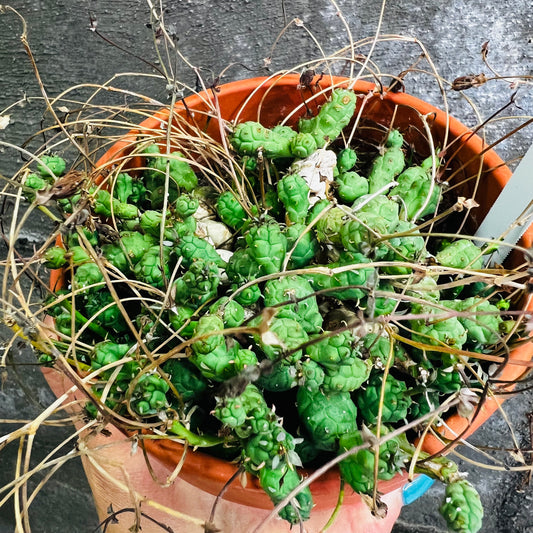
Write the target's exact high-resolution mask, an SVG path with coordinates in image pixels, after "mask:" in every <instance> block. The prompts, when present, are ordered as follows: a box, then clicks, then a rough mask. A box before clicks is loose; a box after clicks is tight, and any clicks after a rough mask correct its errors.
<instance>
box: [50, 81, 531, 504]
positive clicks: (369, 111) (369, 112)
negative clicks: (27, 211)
mask: <svg viewBox="0 0 533 533" xmlns="http://www.w3.org/2000/svg"><path fill="white" fill-rule="evenodd" d="M298 82H299V79H298V77H297V76H294V75H287V76H281V77H278V78H275V79H266V78H254V79H248V80H243V81H237V82H234V83H229V84H227V85H222V86H221V87H220V88H219V89H218V90H217V92H216V93H207V94H206V93H203V94H201V95H194V96H190V97H188V98H187V99H186V106H185V105H183V103H178V104H177V105H176V107H175V110H174V112H175V113H176V114H177V115H179V116H180V117H182V118H183V119H185V120H186V122H188V123H189V124H194V125H195V126H196V127H198V128H199V129H201V130H204V131H206V132H207V133H208V134H209V135H211V136H213V137H214V138H215V139H220V124H219V123H218V121H217V120H215V119H213V118H211V119H208V118H207V115H208V114H212V113H208V112H209V109H210V107H212V106H215V105H216V106H218V107H219V110H220V115H221V116H222V117H223V118H224V119H226V120H234V119H235V118H237V117H238V120H239V121H246V120H257V121H260V122H261V123H262V124H263V125H265V126H267V127H271V126H274V125H276V124H278V123H279V122H280V120H282V119H283V118H284V117H285V116H286V115H287V114H288V113H291V112H292V111H293V110H294V109H296V108H299V111H298V112H297V113H295V114H294V115H292V117H291V119H290V120H289V122H288V123H289V124H295V123H296V122H297V119H298V118H299V117H300V116H302V115H303V114H304V113H305V111H306V110H305V107H303V106H301V104H302V101H303V98H307V97H309V93H308V92H306V93H304V96H303V97H302V92H301V90H300V89H299V88H298ZM332 84H333V85H346V80H345V79H343V78H332V79H330V78H328V77H324V79H323V80H322V81H321V82H320V85H321V87H322V88H325V87H328V86H330V85H332ZM354 89H355V90H356V91H357V92H358V93H361V94H362V95H367V99H360V101H359V105H361V102H362V101H364V102H365V103H364V106H363V109H362V115H361V116H362V118H363V119H370V120H371V121H373V122H374V123H379V124H381V125H384V126H387V127H388V126H389V124H390V122H391V120H392V118H393V117H394V127H395V128H398V129H400V131H401V132H402V133H403V134H404V137H405V139H406V141H407V142H409V143H411V144H412V145H414V146H415V148H416V149H417V151H418V152H421V155H429V153H427V154H424V151H426V152H427V143H425V142H424V138H423V127H422V118H421V117H425V120H426V122H427V124H428V127H429V129H430V131H431V134H432V136H433V139H434V142H435V145H436V146H437V147H439V146H443V144H444V141H445V136H446V131H447V132H448V142H450V140H453V139H457V140H458V142H456V143H455V144H454V147H455V149H456V150H457V153H456V154H455V156H454V158H453V162H452V168H454V169H456V171H457V174H456V179H457V180H460V179H462V178H464V177H465V176H475V175H477V174H478V173H479V174H480V177H481V178H480V179H481V182H482V183H483V186H482V187H479V188H478V189H477V191H476V194H475V200H476V201H477V202H478V203H479V204H480V207H479V208H478V209H476V213H477V216H478V218H479V221H481V220H482V218H483V217H484V216H485V214H486V212H487V210H488V208H489V207H490V205H491V204H492V203H493V202H494V200H495V199H496V197H497V196H498V194H499V192H500V191H501V190H502V188H503V187H504V185H505V183H506V182H507V180H508V179H509V177H510V175H511V172H510V170H509V169H508V168H507V167H506V166H505V164H504V163H503V161H502V160H501V159H500V158H499V157H498V155H497V154H496V153H495V152H494V151H492V150H488V151H486V146H485V145H484V143H483V141H482V140H481V139H480V138H479V137H478V136H477V135H474V134H472V132H471V131H470V130H469V129H468V128H467V127H466V126H464V125H463V124H461V123H460V122H458V121H457V120H455V119H453V118H451V117H449V116H447V115H446V114H445V113H444V112H442V111H440V110H438V109H436V108H435V107H433V106H431V105H430V104H428V103H426V102H423V101H421V100H419V99H417V98H414V97H412V96H410V95H408V94H404V93H384V94H377V93H376V94H371V93H373V92H374V91H375V90H376V87H375V86H374V85H373V84H370V83H367V82H363V81H360V82H358V83H357V84H356V85H355V87H354ZM323 101H324V98H323V97H321V98H317V99H314V100H312V101H311V104H310V107H311V108H312V109H316V108H317V107H318V106H319V105H320V104H321V103H323ZM168 119H169V110H162V111H159V112H158V113H156V114H155V115H153V116H152V117H149V118H147V119H146V120H144V121H143V122H142V123H141V124H139V126H138V127H136V128H135V129H134V130H132V131H131V132H129V134H128V135H126V136H125V137H124V138H123V139H121V140H119V141H118V142H117V143H115V144H114V145H113V146H112V147H111V148H110V149H109V150H108V151H107V152H106V153H105V154H104V155H103V157H102V158H101V159H100V160H99V161H98V163H97V166H98V167H100V168H102V170H104V169H105V168H106V167H108V166H109V165H114V164H116V163H117V161H118V162H119V164H125V168H129V169H133V171H135V170H134V169H135V167H138V166H142V160H141V159H140V158H139V157H138V156H135V157H133V158H131V157H130V156H129V154H130V153H131V151H132V150H133V149H134V147H135V146H136V143H137V139H138V138H139V136H141V137H142V134H143V133H144V134H153V133H154V131H155V132H157V131H159V132H160V131H162V130H164V129H165V127H166V123H167V121H168ZM368 134H369V135H372V134H373V130H372V129H369V130H368ZM381 135H382V134H381ZM453 151H454V150H452V152H453ZM480 154H483V156H482V157H481V156H480ZM469 183H470V182H467V185H466V186H465V187H463V189H462V190H461V194H462V195H463V196H466V197H471V196H472V191H471V190H470V191H469V190H466V188H468V187H470V186H471V185H469ZM470 229H473V228H470ZM532 241H533V231H532V230H530V231H528V232H527V233H526V235H525V236H524V237H523V239H522V243H521V244H522V246H525V247H529V246H531V244H532ZM56 275H58V274H54V275H53V277H52V280H51V283H52V286H57V278H56V277H54V276H56ZM527 308H528V309H529V310H533V305H532V304H531V302H528V303H527ZM532 355H533V346H532V345H526V346H524V347H522V348H518V349H516V350H514V351H513V352H512V353H511V359H512V360H513V361H530V359H531V357H532ZM523 372H524V367H522V366H519V365H507V366H506V367H505V369H504V370H503V372H502V373H501V379H503V380H513V379H516V378H517V377H518V376H520V375H521V374H522V373H523ZM500 402H501V400H500ZM497 406H498V402H497V401H496V400H489V401H487V402H486V403H485V405H484V406H483V408H482V410H481V413H480V414H479V416H477V418H476V419H475V420H474V422H473V423H469V421H468V420H466V419H464V418H461V417H459V416H457V415H454V416H451V417H450V418H449V419H448V424H447V426H448V428H449V429H448V430H446V432H445V435H446V436H447V437H449V438H453V437H455V436H456V435H457V434H462V435H463V436H467V435H469V434H471V433H472V432H473V431H475V429H477V428H478V427H479V426H480V425H481V424H482V423H483V422H484V421H485V420H486V419H487V418H488V417H489V416H490V415H491V414H492V413H493V412H494V411H495V409H496V408H497ZM423 447H424V449H425V450H427V451H429V452H431V453H433V452H437V451H439V450H441V449H442V447H443V444H442V442H441V441H440V440H439V439H436V438H435V437H431V438H427V439H426V440H425V442H424V446H423ZM146 448H147V449H148V451H149V453H150V454H152V455H153V456H154V457H156V458H157V459H158V460H159V461H161V462H163V463H164V464H166V465H167V466H168V468H169V469H173V468H174V467H175V466H176V464H177V463H178V462H179V461H180V459H181V457H182V454H183V446H182V445H181V444H179V443H177V442H175V441H171V440H158V441H150V440H148V441H146ZM235 471H236V466H235V465H234V464H230V463H228V462H225V461H223V460H221V459H217V458H215V457H212V456H210V455H207V454H205V453H202V452H200V451H190V450H189V451H187V454H186V458H185V462H184V464H183V467H182V469H181V473H180V477H181V478H183V479H184V480H185V481H187V482H189V483H190V484H192V485H194V486H196V487H198V488H200V489H202V490H203V491H206V492H208V493H210V494H212V495H216V494H218V493H219V492H220V490H221V489H222V487H223V486H224V484H225V483H226V482H227V481H228V479H230V478H231V477H232V475H233V474H234V473H235ZM406 479H407V478H406V476H405V475H404V476H401V475H398V476H396V477H395V478H394V479H393V480H391V481H388V482H381V483H380V484H379V490H380V492H381V493H384V494H386V493H388V492H391V491H394V490H396V489H398V488H399V487H401V486H402V485H403V484H404V483H405V482H406ZM338 488H339V475H338V471H337V470H336V469H332V470H330V471H329V472H328V473H326V474H325V475H323V476H322V477H321V478H320V479H319V480H318V481H316V482H314V483H313V484H312V485H311V491H312V493H313V498H314V501H315V503H316V508H317V509H333V508H334V507H335V505H336V503H337V497H338ZM224 499H227V500H229V501H232V502H237V503H244V504H245V505H247V506H251V507H256V508H261V509H271V508H272V503H271V501H270V499H269V498H268V497H267V496H266V495H265V493H264V491H263V489H261V487H260V486H259V484H258V482H257V479H256V478H253V477H251V476H249V479H248V482H247V485H246V488H243V487H242V485H241V483H240V482H239V480H235V481H234V482H233V483H232V484H231V485H230V486H229V487H228V488H227V490H226V492H225V493H224ZM359 501H360V498H359V496H358V495H357V494H355V493H353V492H351V491H347V494H346V496H345V502H346V504H348V505H349V504H350V502H352V503H355V502H359Z"/></svg>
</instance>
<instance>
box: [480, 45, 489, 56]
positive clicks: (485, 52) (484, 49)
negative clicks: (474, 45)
mask: <svg viewBox="0 0 533 533" xmlns="http://www.w3.org/2000/svg"><path fill="white" fill-rule="evenodd" d="M488 55H489V41H485V42H484V43H483V45H482V46H481V57H482V58H483V61H485V59H487V56H488Z"/></svg>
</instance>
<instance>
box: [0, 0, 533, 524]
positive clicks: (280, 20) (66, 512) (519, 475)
mask: <svg viewBox="0 0 533 533" xmlns="http://www.w3.org/2000/svg"><path fill="white" fill-rule="evenodd" d="M389 4H390V5H388V6H387V8H386V11H385V16H384V20H383V25H382V28H381V32H382V33H383V34H396V35H398V34H401V35H403V36H409V37H417V38H418V39H419V40H420V41H421V42H422V43H423V44H424V45H425V47H426V49H427V52H428V54H429V56H430V57H431V58H432V60H433V62H434V64H435V67H436V69H437V70H438V72H439V73H440V74H441V75H442V76H443V78H445V79H454V78H455V77H457V76H461V75H466V74H470V73H479V72H482V71H484V72H485V73H486V74H487V75H488V74H489V72H488V71H487V68H486V67H485V66H484V65H483V64H482V61H481V57H480V49H481V46H482V44H483V43H484V42H485V41H490V55H489V58H490V61H491V63H492V65H493V66H494V68H495V70H496V71H498V72H499V73H500V74H504V75H512V74H519V73H520V74H530V75H531V74H533V44H532V39H533V33H532V28H533V10H531V3H530V1H529V0H514V1H513V2H502V1H500V2H497V1H495V0H485V1H481V0H470V1H469V0H446V1H442V2H438V3H435V2H431V1H426V2H420V1H419V0H397V1H395V2H392V1H391V2H390V3H389ZM166 5H167V6H168V7H167V14H166V16H167V21H168V22H170V23H172V24H173V27H174V28H175V30H176V33H177V35H178V36H179V43H178V45H179V47H180V50H181V52H182V53H183V54H184V55H185V56H186V57H187V58H188V59H189V60H190V61H191V62H192V63H193V64H195V65H197V66H199V67H201V68H202V73H203V75H204V76H205V77H207V78H211V77H214V76H216V75H217V74H218V73H219V72H220V71H221V70H222V69H223V68H224V67H226V66H227V65H230V64H233V66H232V67H231V68H229V69H228V70H227V72H226V74H225V76H224V78H223V79H222V81H231V80H233V79H239V78H244V77H249V76H254V75H262V74H264V73H265V71H264V70H262V65H263V59H264V58H265V57H266V56H268V55H269V53H270V48H271V45H272V43H273V42H274V40H275V37H276V36H277V34H278V33H279V32H280V30H281V29H282V27H283V26H284V19H285V20H287V21H290V20H291V19H293V18H294V17H299V18H300V19H301V20H302V21H304V23H305V26H306V27H307V28H309V29H310V31H311V32H312V33H313V35H314V36H315V37H316V39H317V41H318V42H319V43H320V44H321V46H322V47H323V48H324V50H325V53H326V54H327V53H331V52H333V51H334V50H336V49H337V48H340V47H341V46H344V45H346V44H347V43H348V39H347V36H346V33H345V31H344V28H343V25H342V23H341V21H340V20H339V18H338V17H336V15H335V13H336V8H335V6H334V5H333V3H331V2H328V1H326V0H314V1H312V2H311V1H303V0H296V1H290V0H287V1H285V2H280V1H279V0H275V1H274V2H267V1H265V0H255V1H250V0H230V1H224V2H222V1H214V0H212V1H210V2H209V1H208V2H199V1H194V0H185V1H179V2H178V1H174V2H172V1H169V2H166ZM13 7H15V8H16V9H17V10H19V12H20V13H21V14H22V15H23V16H24V17H25V18H26V20H27V22H28V32H29V42H30V45H31V46H32V49H33V52H34V54H35V57H36V59H37V65H38V67H39V69H40V72H41V75H42V78H43V81H44V85H45V87H46V89H47V91H48V92H49V93H50V94H51V95H55V94H57V93H59V92H60V91H62V90H64V89H66V88H68V87H70V86H72V85H73V84H76V83H80V82H88V81H91V82H96V83H97V82H103V81H105V80H107V79H109V78H110V77H111V76H112V75H113V74H114V73H115V72H138V71H145V72H146V71H147V67H146V66H145V65H144V64H143V63H142V62H141V61H140V60H139V59H136V58H135V57H133V56H131V55H127V54H125V53H123V52H121V51H120V50H118V49H117V48H114V47H112V46H110V45H109V44H107V43H105V42H104V41H103V40H102V39H99V38H98V37H97V36H96V35H95V34H94V33H91V32H90V31H89V30H88V28H89V12H92V13H93V14H94V15H95V16H96V18H97V20H98V30H99V31H101V32H102V33H103V34H104V35H105V36H107V37H108V38H109V39H111V40H112V41H114V42H116V43H118V44H119V45H120V46H121V47H122V48H125V49H127V50H129V51H130V52H131V53H133V54H134V55H136V56H139V57H141V58H143V59H147V60H149V61H153V60H155V54H154V51H153V50H154V49H153V46H152V43H151V33H150V31H149V30H148V29H147V28H146V24H147V23H148V22H149V15H148V8H147V5H146V3H145V2H142V1H138V2H131V1H128V0H114V1H113V2H111V1H108V0H87V1H82V0H69V1H67V0H59V1H53V0H18V1H16V2H13ZM339 7H340V8H341V10H342V12H343V14H344V16H345V17H346V19H347V22H348V24H349V26H350V28H351V30H352V33H353V35H354V39H355V40H358V39H360V38H362V37H366V36H368V35H371V34H372V33H373V32H375V30H376V25H377V22H378V14H379V10H380V3H379V2H376V1H372V0H370V1H368V0H367V1H366V2H363V1H360V0H356V1H339ZM20 28H21V26H20V22H19V21H18V20H17V18H16V17H15V16H13V15H11V14H8V13H4V14H0V36H1V37H0V69H1V70H0V71H1V72H2V75H1V76H0V108H2V109H3V108H5V107H7V106H8V105H10V104H12V103H14V102H16V101H17V100H19V99H21V98H23V97H27V100H26V102H25V103H24V104H23V106H24V109H22V110H21V109H20V108H16V110H11V111H9V112H8V113H9V114H11V115H12V121H11V124H10V125H9V126H8V128H7V129H6V130H4V131H2V132H0V134H1V135H0V139H1V140H2V141H8V142H11V143H14V144H20V143H22V142H23V141H24V140H25V139H26V137H27V135H28V133H29V132H33V131H35V130H36V129H38V126H39V122H40V119H41V113H42V106H41V103H40V102H36V101H35V100H34V97H36V96H38V95H39V91H38V87H37V84H36V82H35V77H34V76H33V74H32V70H31V67H30V64H29V62H28V60H27V57H26V55H25V53H24V50H23V48H22V46H21V44H20V41H19V35H20ZM367 50H368V49H366V50H365V51H367ZM419 52H420V49H419V48H417V47H416V46H414V45H412V44H403V45H401V46H400V45H399V44H398V43H385V44H383V45H378V47H377V48H376V50H375V52H374V55H373V59H374V60H375V61H376V63H377V64H378V65H379V67H380V68H381V70H382V72H390V73H393V74H398V73H399V72H401V71H402V70H404V69H406V68H408V67H409V65H410V64H411V63H412V62H413V61H414V60H415V59H416V57H417V55H418V54H419ZM317 54H318V50H317V47H316V46H315V44H314V43H313V41H312V40H311V39H310V38H309V37H308V35H307V34H306V33H305V31H304V29H303V28H301V27H296V26H294V25H293V26H292V28H291V30H290V31H289V32H287V34H285V36H284V37H283V38H282V39H281V40H280V42H279V44H278V46H277V47H276V49H275V51H274V54H273V56H272V64H271V69H272V70H273V71H275V70H277V69H281V68H288V67H292V66H294V65H296V64H299V63H300V62H302V61H305V60H307V59H309V58H312V57H315V56H316V55H317ZM178 71H179V76H180V78H181V79H184V80H187V81H188V82H189V83H191V84H194V76H193V75H192V74H191V72H190V71H188V70H187V69H186V68H185V67H184V66H183V64H180V65H179V67H178ZM211 73H213V74H211ZM405 81H406V90H407V91H408V92H411V93H413V94H415V95H417V96H420V97H422V98H424V99H426V100H429V101H431V102H433V103H435V104H437V105H440V104H441V102H442V100H441V98H440V94H439V91H438V89H437V86H436V84H435V83H432V85H431V87H428V86H427V84H425V83H422V80H421V76H419V75H410V76H408V77H407V78H406V80H405ZM129 83H130V85H131V87H132V88H133V89H134V90H136V91H139V92H144V93H145V94H150V95H152V96H154V97H156V98H159V99H161V100H163V101H164V100H165V89H164V84H162V83H160V82H159V83H155V82H149V81H147V80H143V79H140V78H132V79H131V80H130V82H129ZM532 92H533V91H532V90H531V88H528V87H523V88H519V90H518V93H517V104H518V105H519V106H520V108H521V110H520V109H517V108H516V107H515V108H513V110H512V112H514V113H516V114H520V113H521V112H522V113H523V114H529V115H531V114H533V113H532V112H533V99H532ZM511 93H512V89H510V88H509V87H507V86H506V85H505V84H503V83H497V84H496V83H494V82H489V83H487V84H486V85H485V86H484V87H481V88H480V89H479V90H478V91H477V92H476V93H475V94H474V93H472V94H470V93H469V94H468V95H467V96H472V97H474V98H475V100H476V102H477V103H478V104H479V105H480V106H481V107H480V110H481V116H483V117H487V116H489V115H490V114H491V113H492V112H493V111H495V110H496V109H498V108H499V107H501V106H502V105H504V104H505V103H506V102H507V101H508V100H509V98H510V95H511ZM447 95H448V97H449V98H450V103H451V109H452V113H453V114H454V115H456V116H457V117H458V118H460V119H462V120H463V121H464V122H466V123H468V124H473V123H475V122H476V119H475V117H474V115H473V114H472V112H471V111H469V108H468V106H467V104H466V101H465V100H464V99H463V98H462V96H461V95H458V94H457V93H452V92H450V91H447ZM503 129H504V126H503V125H497V126H495V127H492V128H489V129H488V134H489V138H490V137H492V138H493V139H495V138H497V137H498V136H499V135H500V134H501V132H502V131H503ZM532 140H533V135H532V133H531V129H530V130H529V131H526V132H525V133H524V135H522V136H520V138H517V137H515V138H514V139H513V141H512V142H506V143H503V144H502V145H501V146H500V148H499V151H500V154H501V155H502V156H503V157H504V158H505V159H507V160H509V161H511V160H513V158H515V157H517V156H519V155H521V154H522V153H523V152H524V150H525V148H526V147H527V146H528V145H529V144H530V143H531V142H532ZM0 154H1V159H0V173H2V174H4V175H7V176H9V175H10V172H13V170H14V169H15V168H16V167H17V165H18V162H17V161H16V155H15V153H14V151H12V150H10V149H8V148H2V147H0ZM44 234H45V232H44V230H43V227H42V226H41V225H39V224H35V226H33V227H29V228H28V230H27V232H26V234H25V238H26V239H27V244H28V246H33V245H36V244H38V243H39V242H40V241H41V240H42V238H43V236H44ZM32 362H33V359H32V356H31V354H29V353H28V351H27V350H24V349H20V350H15V351H14V364H13V365H10V366H9V370H8V373H7V380H6V381H5V383H4V384H3V387H2V389H1V390H0V421H1V422H0V423H1V425H0V434H6V433H8V432H9V431H10V429H12V428H13V427H15V426H14V425H10V424H8V423H5V422H4V420H15V419H17V420H20V419H30V418H32V417H33V416H35V415H36V414H38V413H39V412H40V410H41V409H42V406H45V405H48V404H49V403H50V402H51V400H52V395H51V393H50V392H49V391H48V390H47V388H46V385H45V383H44V381H43V379H42V377H41V375H40V373H39V371H38V369H37V368H36V367H35V366H33V365H32V364H31V363H32ZM505 411H506V413H507V416H508V417H509V420H510V422H511V424H512V427H513V430H514V431H515V434H516V438H517V441H518V445H519V446H521V447H522V448H527V447H531V441H530V440H529V430H528V422H527V416H526V415H527V414H528V413H531V412H532V411H533V396H532V395H531V393H524V394H522V395H520V396H519V397H516V398H513V399H510V400H509V401H508V402H507V404H506V405H505ZM69 434H70V430H69V429H68V428H64V429H60V430H59V429H58V428H44V429H43V430H40V431H39V433H38V434H37V440H36V443H35V452H34V458H33V460H34V461H35V462H37V461H38V460H39V459H40V458H42V457H44V456H45V455H46V454H47V453H48V452H49V451H50V450H52V449H53V448H54V447H55V446H56V445H57V444H58V443H59V442H61V441H62V439H64V438H65V437H67V436H68V435H69ZM509 435H510V433H509V430H508V428H507V424H506V422H505V421H504V420H503V418H502V417H501V416H496V417H494V418H493V419H491V420H490V422H489V423H487V424H486V425H485V427H483V429H482V430H480V431H479V432H478V433H477V434H476V435H475V436H474V437H472V438H471V442H472V444H478V445H489V446H495V447H509V446H512V441H511V439H510V436H509ZM16 453H17V448H16V446H13V445H12V446H8V447H7V448H6V449H4V450H2V451H1V452H0V486H3V485H4V484H6V483H8V482H10V481H11V480H12V477H13V471H14V465H15V461H16ZM461 453H463V452H462V451H461ZM471 456H472V457H475V458H476V459H478V460H482V458H481V457H480V456H478V455H474V454H471ZM501 457H504V456H501ZM463 468H464V470H466V471H468V472H470V479H471V480H472V481H473V482H474V484H475V485H476V487H477V488H478V490H479V491H480V493H481V497H482V500H483V503H484V506H485V510H486V518H485V522H484V528H483V531H485V532H488V533H526V532H533V518H532V510H531V509H532V498H533V489H532V488H531V486H530V485H529V484H528V482H527V481H528V480H527V479H526V476H525V474H524V473H523V472H501V471H498V470H489V469H480V468H477V467H472V466H471V465H469V464H464V465H463ZM36 482H37V480H34V481H32V483H31V484H30V486H31V487H33V486H35V484H36ZM441 496H442V488H441V487H439V486H438V485H437V484H436V485H434V486H433V488H432V489H431V490H430V491H429V492H428V493H427V494H426V495H425V496H424V497H423V498H421V499H420V500H418V501H417V502H416V503H414V504H412V505H410V506H407V507H405V508H404V510H403V511H402V514H401V516H400V519H399V520H398V523H397V525H396V526H395V528H394V532H395V533H444V531H445V529H444V526H443V522H442V520H441V519H440V517H439V515H438V511H437V509H438V505H439V502H440V499H441ZM0 497H1V496H0ZM30 517H31V523H32V526H33V531H35V532H37V533H55V532H58V533H60V532H61V533H63V532H64V531H72V532H78V533H90V532H92V531H94V529H95V527H96V525H97V518H96V516H95V513H94V509H93V507H92V503H91V497H90V492H89V490H88V487H87V485H86V482H85V480H84V475H83V471H82V470H81V466H80V464H79V462H78V461H77V460H71V461H69V462H67V464H66V465H65V466H64V467H62V468H61V469H60V470H59V471H58V472H57V473H56V474H55V475H54V476H53V477H52V478H51V480H50V481H49V482H48V483H47V484H46V487H45V489H44V490H43V491H41V493H40V494H39V496H38V497H37V498H36V500H35V502H34V503H33V505H32V506H31V509H30ZM14 527H15V526H14V518H13V511H12V503H11V502H8V503H6V504H5V505H4V506H3V507H0V533H9V532H12V531H13V530H14Z"/></svg>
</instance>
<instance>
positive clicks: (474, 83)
mask: <svg viewBox="0 0 533 533" xmlns="http://www.w3.org/2000/svg"><path fill="white" fill-rule="evenodd" d="M486 81H487V77H486V76H485V74H483V73H481V74H469V75H468V76H459V77H458V78H455V80H453V83H452V89H453V90H454V91H466V90H467V89H472V88H473V87H480V86H481V85H483V84H484V83H486Z"/></svg>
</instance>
